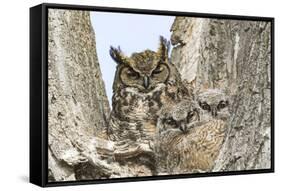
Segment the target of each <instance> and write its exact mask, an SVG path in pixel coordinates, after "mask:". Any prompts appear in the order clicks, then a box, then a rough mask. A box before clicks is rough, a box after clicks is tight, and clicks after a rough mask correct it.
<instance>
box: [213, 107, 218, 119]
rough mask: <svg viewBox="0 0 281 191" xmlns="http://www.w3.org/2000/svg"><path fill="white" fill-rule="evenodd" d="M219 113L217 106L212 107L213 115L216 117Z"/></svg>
mask: <svg viewBox="0 0 281 191" xmlns="http://www.w3.org/2000/svg"><path fill="white" fill-rule="evenodd" d="M217 115H218V111H217V108H212V116H214V117H216V116H217Z"/></svg>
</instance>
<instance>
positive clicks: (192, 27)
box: [171, 17, 271, 171]
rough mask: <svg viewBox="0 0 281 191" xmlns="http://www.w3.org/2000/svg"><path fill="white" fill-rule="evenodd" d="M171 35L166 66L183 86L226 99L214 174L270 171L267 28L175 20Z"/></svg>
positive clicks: (263, 24) (235, 22) (255, 24)
mask: <svg viewBox="0 0 281 191" xmlns="http://www.w3.org/2000/svg"><path fill="white" fill-rule="evenodd" d="M171 31H172V36H171V42H172V44H173V45H174V47H173V49H172V53H171V60H172V62H173V63H174V64H175V65H176V66H177V67H178V69H179V71H180V73H181V76H182V79H183V80H184V81H185V83H186V85H187V86H190V85H192V86H193V87H194V91H195V92H197V91H198V90H201V89H204V88H221V89H224V90H226V92H228V93H229V94H230V95H231V97H232V107H231V119H230V125H229V131H228V134H227V137H226V140H225V143H224V146H223V148H222V150H221V153H220V155H219V157H218V159H217V161H216V165H215V167H214V171H232V170H248V169H265V168H270V161H271V160H270V141H271V137H270V130H271V113H270V112H271V108H270V107H271V106H270V100H271V93H270V92H271V76H270V74H271V73H270V61H271V60H270V59H271V58H270V55H271V54H270V51H271V39H270V33H271V25H270V23H269V22H254V21H238V20H217V19H206V18H204V19H203V18H188V17H177V18H176V19H175V22H174V23H173V26H172V28H171Z"/></svg>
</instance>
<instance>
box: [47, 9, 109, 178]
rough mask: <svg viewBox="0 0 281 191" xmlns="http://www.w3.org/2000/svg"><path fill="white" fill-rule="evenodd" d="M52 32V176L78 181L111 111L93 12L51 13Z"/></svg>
mask: <svg viewBox="0 0 281 191" xmlns="http://www.w3.org/2000/svg"><path fill="white" fill-rule="evenodd" d="M48 31H49V32H48V95H49V97H48V105H49V108H48V109H49V112H48V126H49V127H48V131H49V132H48V135H49V137H48V139H49V140H48V141H49V176H50V179H54V180H56V181H59V180H75V179H77V176H78V175H77V174H79V172H75V171H76V170H75V168H77V167H78V166H79V165H81V164H80V163H82V162H83V161H85V160H88V159H87V157H88V155H91V154H92V155H93V156H94V155H95V152H97V151H96V148H94V149H93V148H92V149H87V147H88V146H91V147H93V137H99V138H104V130H105V127H106V126H107V124H106V123H107V119H108V115H109V112H110V108H109V103H108V99H107V96H106V93H105V87H104V82H103V80H102V75H101V71H100V67H99V62H98V60H97V53H96V46H95V34H94V31H93V29H92V26H91V23H90V15H89V12H86V11H70V10H59V9H50V10H49V17H48ZM105 145H106V144H105ZM107 146H108V147H110V145H107ZM86 152H92V153H90V154H89V153H88V154H86V155H87V157H85V153H86ZM95 160H97V159H95ZM83 164H84V163H83ZM99 165H102V164H99Z"/></svg>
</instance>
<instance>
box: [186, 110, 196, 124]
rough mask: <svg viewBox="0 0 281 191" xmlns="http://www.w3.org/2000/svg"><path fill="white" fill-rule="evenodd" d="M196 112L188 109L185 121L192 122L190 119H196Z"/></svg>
mask: <svg viewBox="0 0 281 191" xmlns="http://www.w3.org/2000/svg"><path fill="white" fill-rule="evenodd" d="M197 117H198V116H197V113H196V111H190V112H189V113H188V115H187V121H188V123H190V122H192V121H196V120H197Z"/></svg>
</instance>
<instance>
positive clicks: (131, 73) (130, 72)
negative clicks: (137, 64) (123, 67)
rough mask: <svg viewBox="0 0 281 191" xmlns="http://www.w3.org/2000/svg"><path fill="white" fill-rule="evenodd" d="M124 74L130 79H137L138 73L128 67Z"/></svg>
mask: <svg viewBox="0 0 281 191" xmlns="http://www.w3.org/2000/svg"><path fill="white" fill-rule="evenodd" d="M126 74H127V76H128V77H129V78H131V79H138V78H139V74H138V73H137V72H135V71H133V70H132V69H128V70H127V71H126Z"/></svg>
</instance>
